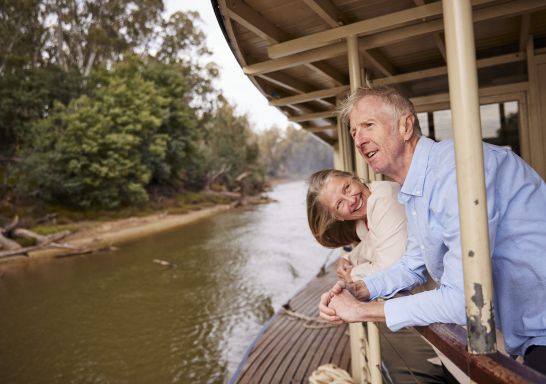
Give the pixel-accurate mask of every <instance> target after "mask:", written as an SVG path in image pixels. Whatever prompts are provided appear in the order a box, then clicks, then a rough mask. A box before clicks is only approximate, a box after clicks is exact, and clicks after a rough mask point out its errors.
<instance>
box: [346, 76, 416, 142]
mask: <svg viewBox="0 0 546 384" xmlns="http://www.w3.org/2000/svg"><path fill="white" fill-rule="evenodd" d="M367 96H374V97H378V98H379V99H381V100H382V101H383V102H384V103H385V104H387V105H388V106H389V107H391V109H392V118H393V121H398V119H399V118H400V116H401V115H402V114H403V113H408V112H409V113H411V114H412V115H413V117H414V123H413V132H414V133H413V134H414V135H417V136H421V126H420V125H419V119H418V118H417V113H416V112H415V107H414V106H413V103H412V102H411V101H410V100H409V99H408V98H407V97H405V96H404V95H402V93H400V91H398V90H397V89H395V88H392V87H385V86H377V87H359V88H357V89H356V90H355V91H354V92H353V93H351V94H350V95H349V97H348V98H347V99H345V101H343V103H342V104H341V105H340V106H339V108H338V111H339V112H338V116H339V119H340V120H341V126H342V127H343V129H350V126H349V124H350V121H349V116H350V115H351V112H352V110H353V108H354V107H355V105H356V104H357V103H358V102H359V101H360V100H362V99H363V98H365V97H367ZM394 128H395V127H394Z"/></svg>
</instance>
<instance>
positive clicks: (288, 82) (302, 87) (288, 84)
mask: <svg viewBox="0 0 546 384" xmlns="http://www.w3.org/2000/svg"><path fill="white" fill-rule="evenodd" d="M258 77H259V78H261V79H263V80H265V81H267V82H268V83H271V84H274V85H276V86H278V87H281V88H284V89H287V90H289V91H291V92H293V93H296V94H298V95H301V94H306V93H310V92H312V89H311V87H310V86H309V85H307V84H305V83H303V82H301V81H299V80H296V79H294V78H293V77H292V76H288V75H286V74H284V73H270V74H267V75H260V76H258ZM316 102H317V103H318V104H319V105H321V106H323V107H325V108H329V109H332V108H335V105H334V104H333V103H330V102H328V101H326V100H321V99H316ZM285 105H286V106H289V107H291V105H290V104H285Z"/></svg>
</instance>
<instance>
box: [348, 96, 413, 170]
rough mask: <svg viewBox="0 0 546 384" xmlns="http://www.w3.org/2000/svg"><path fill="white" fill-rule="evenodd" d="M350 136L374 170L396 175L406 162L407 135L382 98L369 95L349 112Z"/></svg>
mask: <svg viewBox="0 0 546 384" xmlns="http://www.w3.org/2000/svg"><path fill="white" fill-rule="evenodd" d="M349 119H350V129H351V136H352V137H353V140H354V142H355V146H356V148H357V150H358V152H359V153H360V155H361V156H362V157H363V158H364V160H366V162H367V163H368V164H369V165H370V166H371V167H372V169H373V170H374V172H376V173H383V174H385V175H387V176H390V177H393V176H394V175H396V174H397V172H399V169H401V168H400V167H401V166H403V156H402V155H403V150H404V138H403V136H402V133H401V132H400V130H399V127H398V124H399V122H398V121H394V116H393V109H392V108H391V107H390V106H389V105H386V104H385V103H384V102H383V101H382V100H381V99H380V98H378V97H375V96H366V97H364V98H363V99H362V100H360V101H359V102H358V103H357V104H356V105H355V106H354V108H353V110H352V111H351V113H350V115H349Z"/></svg>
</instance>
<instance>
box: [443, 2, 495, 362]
mask: <svg viewBox="0 0 546 384" xmlns="http://www.w3.org/2000/svg"><path fill="white" fill-rule="evenodd" d="M442 4H443V11H444V28H445V36H446V48H447V63H448V77H449V93H450V101H451V111H452V116H453V134H454V140H455V160H456V164H457V193H458V202H459V215H460V219H459V220H460V226H461V243H462V244H461V252H462V259H463V270H464V291H465V299H466V318H467V329H468V350H469V352H470V353H475V354H482V353H493V352H495V351H496V346H495V341H496V337H495V321H494V319H493V283H492V280H491V257H490V250H489V231H488V224H487V201H486V193H485V177H484V171H483V146H482V142H481V139H482V137H481V126H480V105H479V98H478V81H477V70H476V54H475V47H474V27H473V24H472V6H471V3H470V0H443V1H442ZM476 164H478V166H476ZM479 164H482V165H481V166H480V165H479Z"/></svg>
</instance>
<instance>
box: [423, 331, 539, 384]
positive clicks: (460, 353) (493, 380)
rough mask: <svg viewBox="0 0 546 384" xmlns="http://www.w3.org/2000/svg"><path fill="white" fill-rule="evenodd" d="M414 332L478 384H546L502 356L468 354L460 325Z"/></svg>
mask: <svg viewBox="0 0 546 384" xmlns="http://www.w3.org/2000/svg"><path fill="white" fill-rule="evenodd" d="M414 328H415V329H416V330H417V332H419V333H420V334H421V336H423V337H424V338H425V339H427V340H428V341H429V342H430V343H431V344H433V345H434V346H435V347H436V348H438V350H440V352H442V353H443V354H445V355H446V357H447V358H448V359H449V360H451V361H452V362H453V363H454V364H455V365H457V367H459V368H460V369H461V370H462V371H463V372H465V373H466V374H467V375H468V376H469V377H470V378H471V379H472V380H474V381H475V382H477V383H488V384H489V383H490V384H497V383H499V384H500V383H510V384H516V383H537V384H539V383H545V382H546V376H544V375H542V374H540V373H538V372H536V371H535V370H533V369H530V368H528V367H526V366H524V365H523V364H520V363H518V362H517V361H515V360H514V359H512V358H510V357H508V356H506V355H503V354H502V353H499V352H496V353H492V354H487V355H474V354H470V353H468V352H467V349H466V346H467V333H466V330H465V329H464V328H463V327H461V326H459V325H454V324H432V325H429V326H427V327H414Z"/></svg>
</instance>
